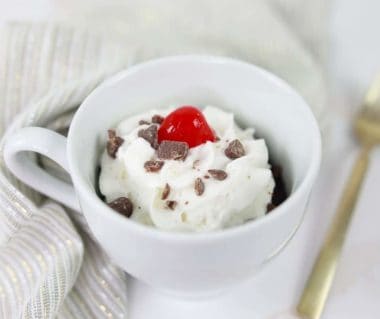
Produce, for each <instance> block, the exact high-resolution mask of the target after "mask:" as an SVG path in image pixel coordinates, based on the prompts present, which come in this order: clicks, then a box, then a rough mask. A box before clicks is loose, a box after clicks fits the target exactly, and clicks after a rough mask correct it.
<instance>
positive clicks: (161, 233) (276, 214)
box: [67, 54, 322, 243]
mask: <svg viewBox="0 0 380 319" xmlns="http://www.w3.org/2000/svg"><path fill="white" fill-rule="evenodd" d="M178 62H182V63H183V62H199V63H220V64H234V65H236V66H240V67H244V68H249V69H251V70H252V71H253V72H256V73H260V74H261V76H263V77H266V78H267V79H269V80H270V82H271V83H273V84H274V85H276V86H279V87H281V89H282V90H283V91H285V92H287V93H288V94H291V95H295V96H297V97H298V98H299V99H300V100H301V101H302V102H303V103H300V105H299V107H302V108H303V111H304V112H305V117H307V120H308V121H309V126H308V127H309V130H310V132H311V136H312V138H311V140H310V144H311V152H312V155H311V162H310V164H309V166H308V168H307V170H306V173H305V175H304V177H303V179H302V181H301V182H300V184H299V186H298V187H297V188H296V189H295V191H294V192H293V193H291V194H290V195H289V196H288V197H287V198H286V200H285V201H284V202H283V203H281V204H280V205H279V206H278V207H276V208H275V209H273V211H272V212H271V213H270V214H267V215H265V216H263V217H261V218H258V219H257V220H253V221H250V222H247V223H244V224H241V225H236V226H233V227H230V228H224V229H218V230H213V231H209V232H199V233H197V232H170V231H167V230H162V229H158V228H156V227H149V226H147V225H144V224H141V223H138V222H136V221H132V220H130V219H129V218H126V217H124V216H122V215H120V214H119V213H117V212H115V211H114V210H112V209H111V208H110V207H109V206H108V205H106V203H104V202H103V201H102V200H101V199H100V198H99V196H98V195H97V194H96V192H95V191H94V190H93V189H90V187H89V186H88V185H86V182H85V179H84V178H83V177H82V176H81V174H80V171H79V169H78V167H77V166H76V165H75V162H74V161H73V158H74V156H73V152H74V151H73V147H71V145H72V143H71V140H72V139H75V137H74V136H73V133H72V132H73V131H74V130H75V129H73V128H76V127H78V126H80V124H78V122H79V118H81V117H82V116H80V115H81V114H82V113H84V112H86V108H87V107H86V106H87V105H89V104H87V102H88V100H89V99H91V98H92V97H93V96H94V95H95V94H97V93H98V92H99V91H101V90H104V89H107V87H109V86H111V85H112V84H113V83H117V82H119V81H120V80H121V79H123V78H124V77H127V76H131V75H133V74H134V73H136V72H138V71H139V70H141V69H144V68H147V67H151V66H155V65H157V64H165V63H178ZM304 120H305V119H304ZM321 149H322V142H321V135H320V130H319V126H318V124H317V121H316V119H315V117H314V114H313V113H312V111H311V109H310V107H309V105H308V103H307V102H306V101H305V100H304V98H303V97H302V96H301V95H300V94H299V93H298V92H297V91H296V90H295V89H293V88H292V87H291V86H290V85H289V84H288V83H286V82H285V81H284V80H282V79H281V78H279V77H277V76H276V75H274V74H273V73H271V72H269V71H267V70H265V69H263V68H261V67H259V66H256V65H254V64H251V63H249V62H244V61H242V60H239V59H235V58H230V57H221V56H212V55H196V54H189V55H175V56H166V57H162V58H157V59H153V60H149V61H146V62H143V63H139V64H136V65H134V66H131V67H129V68H128V69H124V70H122V71H120V72H118V73H116V74H114V75H113V76H111V77H110V78H107V79H105V80H104V81H103V82H102V83H100V84H99V85H98V86H97V87H96V88H95V89H94V90H93V91H92V92H91V93H90V94H89V95H88V96H87V97H86V98H85V99H84V101H83V102H82V104H81V105H80V107H79V108H78V110H77V111H76V113H75V115H74V118H73V120H72V123H71V125H70V129H69V133H68V136H67V157H68V163H69V170H70V175H71V178H72V181H73V184H74V188H75V189H76V190H78V191H77V192H78V193H79V196H78V197H85V200H88V201H92V202H94V204H96V205H97V206H98V210H99V212H97V214H104V215H105V217H106V218H111V219H114V221H115V222H120V223H124V225H125V227H126V230H128V231H132V232H135V233H140V235H144V236H148V237H150V238H151V239H155V240H164V241H178V242H192V243H195V242H204V241H213V240H220V239H225V238H231V237H234V236H241V235H242V234H244V233H246V232H251V231H254V230H255V229H256V228H258V227H260V226H261V225H264V224H266V223H270V222H271V221H272V220H274V219H276V218H280V216H282V215H284V214H286V213H287V211H288V207H291V206H292V204H293V203H294V202H297V201H299V200H300V198H302V196H305V191H306V190H307V188H309V187H310V186H312V184H313V183H314V181H315V179H316V176H317V174H318V170H319V167H320V163H321V152H322V151H321ZM79 202H80V200H79Z"/></svg>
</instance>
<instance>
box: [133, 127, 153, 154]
mask: <svg viewBox="0 0 380 319" xmlns="http://www.w3.org/2000/svg"><path fill="white" fill-rule="evenodd" d="M137 135H138V137H142V138H143V139H144V140H146V141H147V142H148V143H149V144H150V146H152V147H153V148H154V149H157V148H158V141H157V126H156V125H151V126H149V127H148V128H146V129H142V130H140V131H139V132H138V133H137Z"/></svg>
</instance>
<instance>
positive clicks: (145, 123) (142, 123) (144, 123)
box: [139, 120, 150, 125]
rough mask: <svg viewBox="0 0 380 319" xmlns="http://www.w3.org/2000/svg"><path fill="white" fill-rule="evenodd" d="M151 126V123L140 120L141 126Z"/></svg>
mask: <svg viewBox="0 0 380 319" xmlns="http://www.w3.org/2000/svg"><path fill="white" fill-rule="evenodd" d="M149 124H150V122H148V121H145V120H140V121H139V125H149Z"/></svg>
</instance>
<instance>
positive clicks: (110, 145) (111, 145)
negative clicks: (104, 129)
mask: <svg viewBox="0 0 380 319" xmlns="http://www.w3.org/2000/svg"><path fill="white" fill-rule="evenodd" d="M123 143H124V139H122V138H121V137H120V136H116V132H115V130H108V141H107V153H108V155H109V156H111V157H112V158H116V153H117V150H118V149H119V147H120V146H121V145H122V144H123Z"/></svg>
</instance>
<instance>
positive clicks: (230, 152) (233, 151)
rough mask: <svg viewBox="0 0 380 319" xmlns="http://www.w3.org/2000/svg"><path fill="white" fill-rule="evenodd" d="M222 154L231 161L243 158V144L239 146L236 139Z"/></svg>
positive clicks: (239, 143)
mask: <svg viewBox="0 0 380 319" xmlns="http://www.w3.org/2000/svg"><path fill="white" fill-rule="evenodd" d="M224 154H226V156H227V157H228V158H231V159H236V158H239V157H242V156H244V155H245V150H244V147H243V144H241V142H240V141H239V140H237V139H236V140H233V141H232V142H230V143H229V144H228V146H227V148H226V149H225V150H224Z"/></svg>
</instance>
